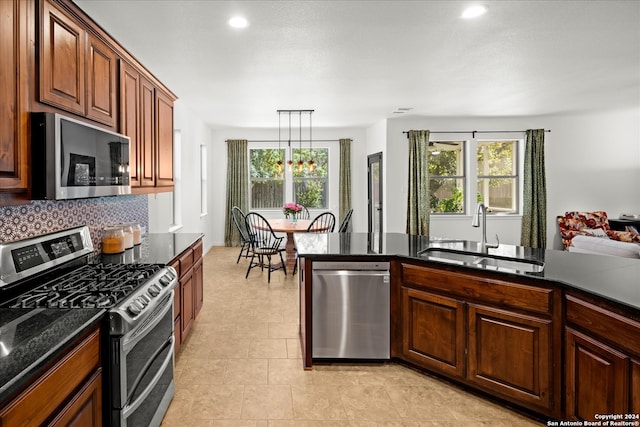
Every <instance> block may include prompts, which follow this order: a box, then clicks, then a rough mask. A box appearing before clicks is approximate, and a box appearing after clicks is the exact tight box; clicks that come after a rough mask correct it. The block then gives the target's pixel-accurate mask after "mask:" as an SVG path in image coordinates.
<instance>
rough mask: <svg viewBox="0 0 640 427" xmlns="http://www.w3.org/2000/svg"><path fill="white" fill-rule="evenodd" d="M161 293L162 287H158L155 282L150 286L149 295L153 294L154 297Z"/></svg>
mask: <svg viewBox="0 0 640 427" xmlns="http://www.w3.org/2000/svg"><path fill="white" fill-rule="evenodd" d="M159 294H160V288H159V287H158V285H156V284H153V285H151V286H149V295H151V297H152V298H154V297H157V296H158V295H159Z"/></svg>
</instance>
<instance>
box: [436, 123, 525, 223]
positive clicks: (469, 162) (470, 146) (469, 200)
mask: <svg viewBox="0 0 640 427" xmlns="http://www.w3.org/2000/svg"><path fill="white" fill-rule="evenodd" d="M436 135H437V133H433V134H432V136H431V138H433V137H435V136H436ZM431 138H430V139H429V142H456V141H462V142H463V147H464V148H463V150H464V163H465V166H464V168H465V169H464V171H465V178H464V184H463V185H464V196H463V199H464V202H463V205H464V212H432V213H430V215H432V216H434V217H437V218H445V217H460V216H469V215H472V213H473V212H475V208H476V205H477V199H476V197H475V196H474V195H475V194H476V189H477V182H478V173H477V170H478V163H477V152H478V142H501V141H515V151H516V154H515V155H516V161H515V163H516V176H515V179H516V184H515V187H516V189H517V190H516V198H517V202H516V204H517V209H516V212H487V215H488V216H509V217H515V216H522V209H523V199H522V197H523V196H522V195H523V193H524V191H523V190H524V182H523V181H524V180H523V176H522V171H524V143H525V141H524V135H523V136H519V137H514V136H513V135H508V134H504V133H502V134H501V133H496V134H495V136H491V137H488V136H483V137H482V138H478V137H472V138H461V137H459V136H458V137H456V136H449V137H448V138H437V140H436V139H431ZM471 153H473V155H471ZM492 178H499V177H498V176H497V175H496V176H493V177H492Z"/></svg>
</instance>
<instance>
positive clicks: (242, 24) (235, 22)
mask: <svg viewBox="0 0 640 427" xmlns="http://www.w3.org/2000/svg"><path fill="white" fill-rule="evenodd" d="M229 25H230V26H231V27H233V28H246V27H247V26H248V25H249V21H247V20H246V19H245V18H243V17H242V16H234V17H233V18H231V19H229Z"/></svg>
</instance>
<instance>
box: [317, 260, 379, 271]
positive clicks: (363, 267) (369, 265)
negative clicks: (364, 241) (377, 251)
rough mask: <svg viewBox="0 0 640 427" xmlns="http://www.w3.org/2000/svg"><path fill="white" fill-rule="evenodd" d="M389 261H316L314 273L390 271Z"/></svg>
mask: <svg viewBox="0 0 640 427" xmlns="http://www.w3.org/2000/svg"><path fill="white" fill-rule="evenodd" d="M389 268H390V263H389V262H388V261H314V262H313V264H312V267H311V269H312V271H320V270H333V271H336V270H340V271H342V270H347V271H389Z"/></svg>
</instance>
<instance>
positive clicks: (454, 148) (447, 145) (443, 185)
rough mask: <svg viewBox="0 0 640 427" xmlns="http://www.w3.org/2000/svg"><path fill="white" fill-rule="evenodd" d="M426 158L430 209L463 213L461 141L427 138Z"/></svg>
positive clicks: (463, 181)
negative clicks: (431, 139) (428, 140)
mask: <svg viewBox="0 0 640 427" xmlns="http://www.w3.org/2000/svg"><path fill="white" fill-rule="evenodd" d="M428 162H429V204H430V208H431V212H432V213H464V187H465V174H464V142H463V141H432V142H429V149H428Z"/></svg>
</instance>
